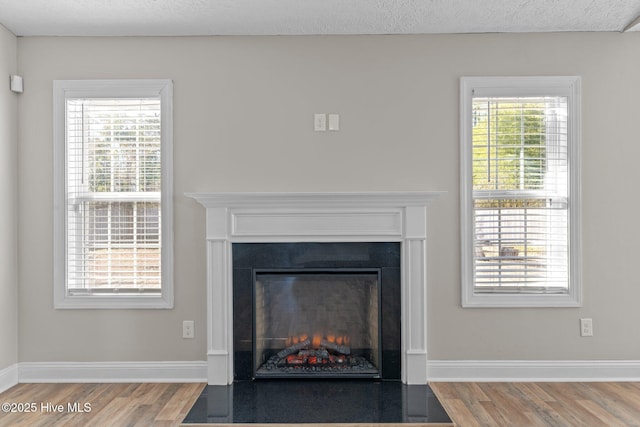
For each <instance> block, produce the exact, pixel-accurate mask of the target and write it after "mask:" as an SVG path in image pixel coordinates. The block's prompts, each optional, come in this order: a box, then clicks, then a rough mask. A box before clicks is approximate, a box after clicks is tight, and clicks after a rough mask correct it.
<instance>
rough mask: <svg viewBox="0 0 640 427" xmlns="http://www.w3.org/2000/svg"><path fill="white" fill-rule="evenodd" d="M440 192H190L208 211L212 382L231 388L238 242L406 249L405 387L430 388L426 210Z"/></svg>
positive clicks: (403, 314)
mask: <svg viewBox="0 0 640 427" xmlns="http://www.w3.org/2000/svg"><path fill="white" fill-rule="evenodd" d="M440 194H442V192H384V193H383V192H372V193H188V194H187V196H189V197H192V198H194V199H196V200H197V201H198V202H199V203H200V204H202V205H203V206H204V207H205V208H206V221H207V224H206V241H207V363H208V382H209V384H211V385H226V384H231V383H232V382H233V313H232V307H233V301H232V298H233V277H232V271H233V270H232V244H233V243H277V242H401V256H402V261H401V265H402V267H401V268H402V271H401V288H402V295H401V301H402V307H401V322H402V325H401V328H402V339H401V341H402V348H401V354H402V360H401V364H402V382H403V383H406V384H426V383H427V254H426V239H427V204H428V202H430V201H431V200H433V199H435V198H436V197H437V196H439V195H440Z"/></svg>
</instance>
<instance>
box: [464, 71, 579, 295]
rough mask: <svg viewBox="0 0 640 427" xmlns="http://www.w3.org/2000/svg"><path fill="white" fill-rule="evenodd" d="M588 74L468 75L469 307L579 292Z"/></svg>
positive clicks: (466, 264)
mask: <svg viewBox="0 0 640 427" xmlns="http://www.w3.org/2000/svg"><path fill="white" fill-rule="evenodd" d="M579 98H580V78H579V77H466V78H462V80H461V170H462V174H461V175H462V177H461V197H462V200H461V206H462V214H461V221H462V228H461V229H462V233H461V236H462V305H463V306H464V307H555V306H559V307H571V306H579V305H580V304H581V291H580V265H579V264H580V210H579V203H580V201H579V196H580V189H579V185H580V170H579V167H580V158H579V157H580V153H579V144H580V139H579V133H580V99H579Z"/></svg>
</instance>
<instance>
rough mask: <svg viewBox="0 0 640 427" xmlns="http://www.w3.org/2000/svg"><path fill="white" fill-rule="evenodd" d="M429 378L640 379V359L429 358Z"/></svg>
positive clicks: (434, 380)
mask: <svg viewBox="0 0 640 427" xmlns="http://www.w3.org/2000/svg"><path fill="white" fill-rule="evenodd" d="M428 376H429V382H470V381H474V382H489V381H491V382H526V381H554V382H567V381H575V382H584V381H640V360H429V362H428Z"/></svg>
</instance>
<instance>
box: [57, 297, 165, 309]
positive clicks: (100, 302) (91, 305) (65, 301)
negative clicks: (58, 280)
mask: <svg viewBox="0 0 640 427" xmlns="http://www.w3.org/2000/svg"><path fill="white" fill-rule="evenodd" d="M53 307H54V308H55V309H112V310H118V309H171V308H173V299H172V298H170V297H166V296H149V295H139V296H125V295H123V296H117V297H114V296H98V295H92V296H81V295H76V296H70V295H65V296H63V297H61V298H56V299H55V302H54V305H53Z"/></svg>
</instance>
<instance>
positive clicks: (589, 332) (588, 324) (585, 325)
mask: <svg viewBox="0 0 640 427" xmlns="http://www.w3.org/2000/svg"><path fill="white" fill-rule="evenodd" d="M580 336H581V337H592V336H593V319H580Z"/></svg>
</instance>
